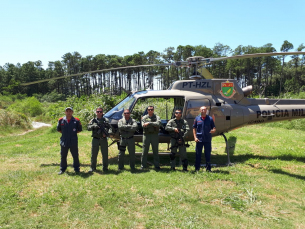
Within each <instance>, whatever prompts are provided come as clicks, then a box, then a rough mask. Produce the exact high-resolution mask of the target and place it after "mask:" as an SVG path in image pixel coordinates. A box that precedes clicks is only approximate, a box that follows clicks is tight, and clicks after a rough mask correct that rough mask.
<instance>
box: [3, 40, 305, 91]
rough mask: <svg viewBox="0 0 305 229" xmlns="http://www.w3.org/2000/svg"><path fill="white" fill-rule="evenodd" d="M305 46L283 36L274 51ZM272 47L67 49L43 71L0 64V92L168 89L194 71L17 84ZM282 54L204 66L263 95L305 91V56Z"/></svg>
mask: <svg viewBox="0 0 305 229" xmlns="http://www.w3.org/2000/svg"><path fill="white" fill-rule="evenodd" d="M304 48H305V46H304V45H303V44H300V45H299V46H298V47H297V48H294V46H293V44H292V43H290V42H288V41H287V40H285V41H284V42H283V45H282V46H281V49H280V50H278V51H282V52H288V51H293V50H297V51H302V50H303V49H304ZM276 51H277V50H276V49H275V48H274V47H273V45H272V44H271V43H268V44H266V45H263V46H261V47H254V46H251V45H248V46H242V45H239V46H238V47H237V48H235V49H231V48H230V47H229V46H228V45H223V44H221V43H217V44H215V46H214V47H213V48H208V47H206V46H204V45H197V46H191V45H186V46H182V45H179V46H178V47H177V48H174V47H168V48H166V49H164V50H163V52H158V51H154V50H151V51H149V52H147V53H144V52H138V53H135V54H133V55H126V56H124V57H122V56H118V55H105V54H98V55H96V56H92V55H89V56H86V57H83V56H82V55H81V54H80V53H79V52H73V53H66V54H64V55H63V56H62V57H61V60H57V61H50V62H49V63H48V67H47V68H45V69H44V68H43V66H42V62H41V61H40V60H38V61H35V62H33V61H29V62H27V63H25V64H22V65H21V64H19V63H18V64H16V65H14V64H10V63H7V64H5V65H4V66H2V67H1V66H0V93H1V94H4V95H5V94H18V93H22V94H27V95H28V96H31V95H33V94H47V93H51V92H53V93H54V92H56V93H58V94H63V95H66V96H68V95H76V96H79V97H80V96H82V95H91V94H100V93H108V94H120V93H121V92H122V91H134V90H142V89H146V88H148V87H149V88H151V89H167V88H168V87H169V86H170V85H171V83H172V82H174V81H175V80H181V79H188V77H189V76H190V75H192V74H191V73H192V71H193V70H192V69H189V68H177V67H174V66H166V67H164V66H162V67H140V68H128V69H120V70H110V71H105V72H100V73H87V74H82V75H79V76H72V77H67V78H64V79H59V80H50V81H48V82H43V83H39V84H34V85H28V86H21V85H20V84H21V83H27V82H32V81H37V80H43V79H52V78H54V77H59V76H65V75H71V74H77V73H82V72H90V71H95V70H102V69H109V68H118V67H124V66H136V65H146V64H160V63H171V62H175V61H184V60H186V58H188V57H191V56H203V57H225V56H231V55H243V54H251V53H267V52H276ZM285 58H286V60H287V59H288V58H287V57H286V56H273V57H258V58H250V59H235V60H224V61H218V62H213V63H212V64H211V65H209V66H208V67H207V69H208V70H209V71H210V72H211V74H212V75H213V76H214V78H225V79H236V80H238V82H239V83H240V86H241V87H245V86H247V85H257V86H258V87H257V88H258V89H257V91H256V93H257V94H260V95H264V96H278V95H279V94H280V93H282V92H293V93H297V92H300V91H303V90H304V91H305V86H304V85H305V71H304V64H305V55H298V56H291V58H290V60H289V61H286V62H285Z"/></svg>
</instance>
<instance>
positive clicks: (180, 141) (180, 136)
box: [170, 128, 190, 149]
mask: <svg viewBox="0 0 305 229" xmlns="http://www.w3.org/2000/svg"><path fill="white" fill-rule="evenodd" d="M178 131H179V132H178V138H175V139H176V140H177V141H176V144H175V145H173V146H171V147H170V149H172V148H178V147H179V146H186V147H189V146H190V145H189V144H185V141H184V138H183V136H184V133H183V132H182V131H181V129H180V128H178Z"/></svg>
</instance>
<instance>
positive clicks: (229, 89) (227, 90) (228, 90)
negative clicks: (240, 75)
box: [220, 81, 236, 99]
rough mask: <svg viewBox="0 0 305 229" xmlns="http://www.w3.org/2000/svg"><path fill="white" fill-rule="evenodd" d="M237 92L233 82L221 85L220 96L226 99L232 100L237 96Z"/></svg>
mask: <svg viewBox="0 0 305 229" xmlns="http://www.w3.org/2000/svg"><path fill="white" fill-rule="evenodd" d="M235 93H236V91H235V90H234V83H233V82H229V81H227V82H225V83H221V90H220V94H221V95H222V96H223V97H225V98H228V99H229V98H232V97H233V96H234V95H235Z"/></svg>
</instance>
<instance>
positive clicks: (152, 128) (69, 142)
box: [57, 106, 216, 175]
mask: <svg viewBox="0 0 305 229" xmlns="http://www.w3.org/2000/svg"><path fill="white" fill-rule="evenodd" d="M147 112H148V114H147V115H145V116H143V117H142V120H141V124H142V127H143V151H142V157H141V169H146V168H147V156H148V151H149V147H150V145H151V146H152V151H153V156H154V162H153V164H154V167H155V169H156V170H160V169H161V168H160V163H159V137H158V133H159V128H160V126H161V119H160V117H159V116H158V115H156V114H154V106H148V108H147ZM206 112H207V108H206V107H205V106H203V107H201V108H200V113H201V115H199V116H197V117H196V118H195V120H194V124H193V135H194V140H195V142H196V162H195V170H196V171H199V169H200V164H201V155H202V149H203V147H204V152H205V159H206V170H207V171H211V164H210V156H211V141H212V136H211V134H212V133H214V132H215V131H216V128H215V124H214V121H213V119H212V117H210V116H209V115H207V114H206ZM95 113H96V118H94V119H92V120H91V121H90V122H89V124H88V127H87V129H88V130H89V131H92V146H91V168H90V170H89V172H94V171H95V170H96V165H97V156H98V152H99V148H101V152H102V157H103V171H108V141H107V137H108V136H109V134H108V131H109V130H110V128H111V127H110V124H109V120H108V119H107V118H105V117H104V116H103V108H101V107H98V108H97V109H96V111H95ZM65 114H66V116H65V117H63V118H60V119H59V120H58V124H57V131H58V132H60V133H61V134H62V136H61V138H60V145H61V162H60V172H59V173H58V174H59V175H60V174H63V173H64V172H65V170H66V169H67V155H68V150H69V149H70V151H71V154H72V157H73V167H74V170H75V172H76V173H78V172H79V166H80V164H79V158H78V139H77V133H79V132H80V131H82V125H81V122H80V120H79V119H78V118H75V117H73V109H72V108H71V107H67V108H66V110H65ZM137 128H138V125H137V122H136V120H134V119H132V118H131V116H130V111H129V110H128V109H126V110H124V113H123V118H122V119H120V120H119V122H118V129H119V132H120V141H119V147H118V148H119V154H118V170H119V171H120V170H123V169H124V156H125V151H126V148H127V149H128V152H129V159H130V168H131V170H135V140H134V133H135V131H136V130H137ZM165 130H166V131H168V132H169V134H170V136H171V140H170V142H171V147H170V149H171V153H170V164H171V169H172V170H175V164H176V153H177V152H178V149H179V154H180V158H181V160H182V166H183V171H188V170H187V167H188V159H187V153H186V145H185V141H184V139H185V136H186V135H187V133H188V131H189V130H190V128H189V125H188V123H187V121H186V120H184V119H182V110H181V109H176V110H175V118H174V119H171V120H169V121H168V123H167V125H166V127H165Z"/></svg>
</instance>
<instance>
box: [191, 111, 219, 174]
mask: <svg viewBox="0 0 305 229" xmlns="http://www.w3.org/2000/svg"><path fill="white" fill-rule="evenodd" d="M200 113H201V115H198V116H197V117H196V118H195V120H194V124H193V135H194V140H195V142H196V162H195V170H196V171H199V169H200V163H201V155H202V148H203V147H204V156H205V160H206V171H208V172H211V161H210V160H211V151H212V134H213V133H215V131H216V128H215V124H214V121H213V118H212V117H211V116H209V115H207V108H206V107H205V106H203V107H200Z"/></svg>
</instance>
